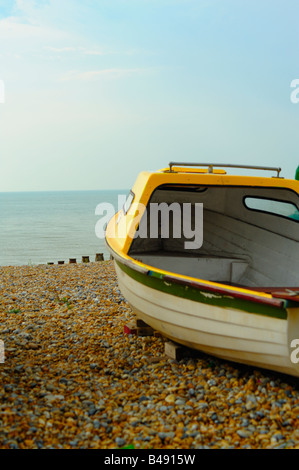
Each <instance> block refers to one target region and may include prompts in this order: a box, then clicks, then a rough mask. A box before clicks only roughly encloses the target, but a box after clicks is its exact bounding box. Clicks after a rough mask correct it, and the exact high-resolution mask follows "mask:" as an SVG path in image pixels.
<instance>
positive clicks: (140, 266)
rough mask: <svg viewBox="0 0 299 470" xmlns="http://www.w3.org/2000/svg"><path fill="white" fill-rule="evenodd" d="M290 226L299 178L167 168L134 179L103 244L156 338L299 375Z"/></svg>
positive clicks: (297, 295) (267, 171)
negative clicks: (105, 245)
mask: <svg viewBox="0 0 299 470" xmlns="http://www.w3.org/2000/svg"><path fill="white" fill-rule="evenodd" d="M231 168H242V169H245V170H246V172H249V170H250V171H251V170H258V171H255V172H254V173H255V174H256V173H257V174H258V176H256V175H255V174H254V175H253V174H252V175H251V176H244V175H240V174H239V175H235V174H229V173H228V171H229V170H227V169H231ZM239 173H240V172H239ZM252 173H253V172H252ZM297 173H298V171H297ZM298 229H299V181H298V179H296V178H295V179H285V178H283V177H281V169H280V168H272V167H256V166H245V165H244V166H243V165H230V164H227V165H224V164H213V163H200V164H196V163H182V162H178V163H176V162H171V163H170V164H169V166H168V167H166V168H163V169H160V170H158V171H155V172H142V173H141V174H140V175H139V176H138V178H137V180H136V182H135V184H134V186H133V188H132V190H131V191H130V194H129V195H128V198H127V201H126V203H125V204H124V206H123V208H122V210H120V211H119V212H118V213H116V214H115V216H114V217H113V218H112V219H111V220H110V221H109V223H108V225H107V228H106V244H107V247H108V249H109V251H110V253H111V254H112V256H113V258H114V262H115V269H116V272H117V276H118V283H119V287H120V290H121V291H122V293H123V295H124V297H125V298H126V299H127V301H128V303H129V304H130V306H131V307H132V309H133V311H134V312H135V313H136V316H137V317H138V318H140V319H142V320H143V321H144V322H146V323H147V324H148V325H150V326H151V327H152V328H154V329H155V330H157V331H160V332H161V333H162V334H163V335H164V336H165V337H167V338H169V339H171V340H173V341H175V342H177V343H180V344H183V345H185V346H188V347H190V348H194V349H198V350H201V351H203V352H205V353H207V354H211V355H215V356H217V357H220V358H223V359H225V360H231V361H236V362H240V363H245V364H250V365H253V366H257V367H262V368H266V369H271V370H274V371H278V372H282V373H287V374H290V375H293V376H299V269H298V266H299V249H298V241H299V230H298Z"/></svg>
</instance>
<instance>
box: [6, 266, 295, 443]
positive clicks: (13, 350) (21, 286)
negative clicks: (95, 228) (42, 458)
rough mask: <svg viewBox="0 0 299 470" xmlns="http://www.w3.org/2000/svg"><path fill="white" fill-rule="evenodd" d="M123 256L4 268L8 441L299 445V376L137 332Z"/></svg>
mask: <svg viewBox="0 0 299 470" xmlns="http://www.w3.org/2000/svg"><path fill="white" fill-rule="evenodd" d="M134 319H135V316H134V314H133V312H132V310H131V309H130V307H129V305H128V304H127V302H126V300H125V299H124V297H123V296H122V294H121V293H120V291H119V288H118V284H117V279H116V275H115V271H114V266H113V262H112V261H105V262H96V263H82V264H81V263H77V264H71V265H67V264H66V265H59V266H58V265H57V266H55V265H44V266H43V265H40V266H18V267H13V266H3V267H0V340H2V341H3V342H4V347H5V362H4V363H3V364H0V448H3V449H61V448H65V449H74V448H75V449H76V448H77V449H84V448H86V449H89V448H102V449H115V448H123V447H124V448H126V447H129V448H136V449H138V448H143V449H211V448H213V449H214V448H215V449H216V448H218V449H223V448H252V449H263V448H265V449H268V448H269V449H270V448H271V449H278V448H283V449H286V448H287V449H288V448H289V449H291V448H292V449H295V448H299V392H298V383H297V382H296V380H295V379H294V378H291V377H289V376H284V375H279V374H274V373H272V372H267V371H262V370H258V369H255V368H250V367H245V366H244V367H241V366H237V365H236V364H232V363H228V362H225V361H221V360H218V359H216V358H214V357H210V356H206V355H200V354H197V353H196V354H195V353H194V352H192V351H190V355H188V356H186V357H184V358H183V359H181V360H179V361H176V360H173V359H171V358H168V357H167V356H165V352H164V341H165V338H163V337H161V336H148V337H141V336H136V335H127V334H125V333H124V326H125V325H126V324H127V323H130V322H132V321H133V320H134Z"/></svg>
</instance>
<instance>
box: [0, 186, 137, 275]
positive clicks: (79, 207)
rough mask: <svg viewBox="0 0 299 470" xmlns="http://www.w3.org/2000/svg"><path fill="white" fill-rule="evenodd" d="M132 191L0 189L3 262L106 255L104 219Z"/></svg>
mask: <svg viewBox="0 0 299 470" xmlns="http://www.w3.org/2000/svg"><path fill="white" fill-rule="evenodd" d="M128 193H129V191H128V190H126V189H124V190H107V191H104V190H99V191H98V190H96V191H43V192H38V191H34V192H7V193H4V192H2V193H1V192H0V266H21V265H38V264H48V263H54V264H56V263H58V261H64V262H65V263H69V260H70V259H71V258H72V259H73V258H75V259H76V261H77V262H81V261H82V257H83V256H84V257H85V256H89V260H90V261H95V257H96V254H98V253H103V256H104V259H105V260H107V259H110V253H109V252H108V250H107V248H106V246H105V240H104V237H103V233H104V229H105V223H106V222H107V221H108V220H109V217H111V216H112V215H113V214H114V213H115V212H117V211H118V210H119V209H120V207H121V205H122V204H123V202H124V200H125V198H126V196H127V194H128Z"/></svg>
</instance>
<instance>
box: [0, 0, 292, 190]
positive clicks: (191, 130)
mask: <svg viewBox="0 0 299 470" xmlns="http://www.w3.org/2000/svg"><path fill="white" fill-rule="evenodd" d="M291 84H293V87H292V86H291ZM297 91H298V94H297ZM292 97H293V98H292ZM294 98H295V99H294ZM298 130H299V2H298V0H38V1H37V0H0V176H1V180H0V191H1V192H3V191H4V192H6V191H43V190H45V191H49V190H94V189H105V190H106V189H127V188H130V187H131V186H132V185H133V183H134V181H135V179H136V177H137V175H138V173H139V172H141V171H144V170H150V171H152V170H157V169H160V168H164V167H166V166H167V165H168V163H169V162H170V161H186V162H215V163H230V164H243V165H246V164H247V165H263V166H278V167H281V168H282V176H284V177H286V178H293V177H294V174H295V170H296V168H297V166H298V165H299V140H298V135H299V132H298Z"/></svg>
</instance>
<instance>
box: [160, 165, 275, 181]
mask: <svg viewBox="0 0 299 470" xmlns="http://www.w3.org/2000/svg"><path fill="white" fill-rule="evenodd" d="M174 166H178V167H180V166H194V167H196V166H207V167H208V172H209V173H213V168H214V167H215V166H217V167H222V168H244V169H249V170H268V171H276V172H277V176H276V177H277V178H279V177H280V176H279V174H280V172H281V168H277V167H271V166H252V165H234V164H229V163H186V162H170V163H169V171H170V172H172V171H173V169H172V167H174Z"/></svg>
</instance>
